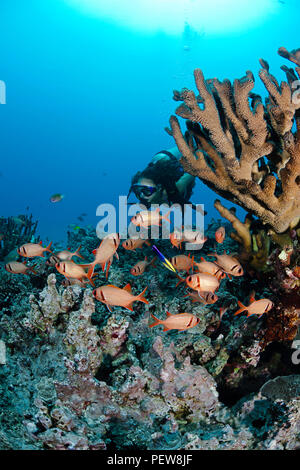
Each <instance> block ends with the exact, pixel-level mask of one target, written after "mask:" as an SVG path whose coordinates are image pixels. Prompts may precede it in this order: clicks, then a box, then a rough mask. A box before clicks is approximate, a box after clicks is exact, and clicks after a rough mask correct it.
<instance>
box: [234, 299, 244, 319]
mask: <svg viewBox="0 0 300 470" xmlns="http://www.w3.org/2000/svg"><path fill="white" fill-rule="evenodd" d="M238 306H239V307H240V308H239V309H238V310H237V311H236V312H235V313H234V315H239V314H240V313H242V312H244V311H245V310H247V307H245V305H243V304H242V302H240V301H239V300H238Z"/></svg>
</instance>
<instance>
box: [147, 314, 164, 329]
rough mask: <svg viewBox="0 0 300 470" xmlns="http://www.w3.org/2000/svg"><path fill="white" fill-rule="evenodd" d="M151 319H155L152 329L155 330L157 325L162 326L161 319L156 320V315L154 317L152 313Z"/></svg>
mask: <svg viewBox="0 0 300 470" xmlns="http://www.w3.org/2000/svg"><path fill="white" fill-rule="evenodd" d="M150 315H151V317H152V318H153V320H155V321H154V323H152V324H151V325H149V327H150V328H153V327H154V326H156V325H160V324H161V321H160V319H159V318H156V317H155V316H154V315H152V313H150Z"/></svg>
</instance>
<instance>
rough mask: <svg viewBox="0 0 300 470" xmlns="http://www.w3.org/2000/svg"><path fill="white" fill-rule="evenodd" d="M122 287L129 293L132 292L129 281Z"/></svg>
mask: <svg viewBox="0 0 300 470" xmlns="http://www.w3.org/2000/svg"><path fill="white" fill-rule="evenodd" d="M123 289H124V290H126V291H127V292H130V294H131V292H132V291H131V285H130V283H129V282H128V284H126V286H125V287H123Z"/></svg>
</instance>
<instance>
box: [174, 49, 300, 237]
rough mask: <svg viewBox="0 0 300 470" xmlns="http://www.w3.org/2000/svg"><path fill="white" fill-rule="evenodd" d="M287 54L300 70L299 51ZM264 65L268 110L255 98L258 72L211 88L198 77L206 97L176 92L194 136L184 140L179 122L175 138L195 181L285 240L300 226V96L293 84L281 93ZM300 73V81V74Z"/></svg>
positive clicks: (180, 112) (197, 74)
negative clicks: (285, 237) (253, 90)
mask: <svg viewBox="0 0 300 470" xmlns="http://www.w3.org/2000/svg"><path fill="white" fill-rule="evenodd" d="M284 51H285V50H284V49H280V53H281V55H284V57H287V58H289V59H291V58H292V59H293V61H294V62H295V61H296V63H297V64H298V65H299V59H298V56H299V54H298V53H297V51H292V53H290V54H288V53H287V52H284ZM261 65H262V66H263V68H262V69H261V71H260V74H259V75H260V78H261V80H262V81H263V83H264V85H265V87H266V89H267V91H268V99H267V100H266V104H265V105H263V103H262V98H261V97H260V96H259V95H256V94H253V93H252V89H253V87H254V76H253V74H252V73H251V72H250V71H248V72H247V73H246V76H245V77H243V78H241V79H237V80H235V81H234V83H233V84H231V82H230V81H229V80H227V79H226V80H224V81H223V82H220V81H219V80H217V79H211V80H205V78H204V76H203V73H202V72H201V70H200V69H196V70H195V72H194V77H195V82H196V87H197V90H198V92H199V96H197V97H196V95H195V93H194V92H193V91H191V90H188V89H183V90H182V91H181V92H178V91H175V92H174V99H175V100H176V101H183V104H181V105H180V106H179V107H178V108H177V110H176V114H178V115H179V116H181V117H182V118H184V119H186V120H187V128H188V131H189V132H188V136H187V138H186V139H185V138H184V136H183V134H182V132H181V129H180V125H179V122H178V119H177V118H176V117H175V116H172V117H171V119H170V124H171V131H169V132H170V133H171V134H172V135H173V137H174V138H175V141H176V144H177V146H178V148H179V150H180V152H181V154H182V158H181V162H182V165H183V167H184V169H185V170H186V171H187V172H188V173H190V174H192V175H194V176H198V177H199V178H200V179H201V180H202V181H203V182H204V183H205V184H207V185H208V186H209V187H211V188H212V189H213V190H214V191H215V192H216V193H218V194H219V195H221V196H222V197H224V198H226V199H228V200H230V201H232V202H234V203H236V204H238V205H240V206H241V207H243V208H244V209H246V210H247V211H248V212H250V213H251V214H254V215H256V216H257V217H258V218H259V219H260V221H261V222H262V223H263V224H266V225H267V226H268V227H271V228H272V229H273V230H274V231H275V232H276V233H282V232H284V231H286V230H287V229H288V228H294V227H295V226H296V225H297V224H298V223H299V218H300V205H299V198H300V119H299V117H300V115H299V109H300V92H299V90H294V91H293V89H292V87H291V85H290V83H287V82H282V83H281V85H279V83H278V82H277V80H276V79H275V77H274V76H273V75H271V74H270V72H269V66H268V64H267V62H266V61H263V60H261ZM296 72H297V74H298V75H299V76H300V74H299V68H297V69H296ZM287 74H288V77H290V76H291V72H290V71H289V72H287ZM295 76H296V75H295ZM294 122H295V123H296V131H295V132H293V129H292V127H293V124H294Z"/></svg>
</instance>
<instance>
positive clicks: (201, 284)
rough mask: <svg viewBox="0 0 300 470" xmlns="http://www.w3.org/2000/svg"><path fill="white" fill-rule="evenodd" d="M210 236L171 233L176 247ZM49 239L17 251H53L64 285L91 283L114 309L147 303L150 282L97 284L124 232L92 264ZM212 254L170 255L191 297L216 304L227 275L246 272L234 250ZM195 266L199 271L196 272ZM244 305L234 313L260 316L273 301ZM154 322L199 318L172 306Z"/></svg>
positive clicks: (133, 242)
mask: <svg viewBox="0 0 300 470" xmlns="http://www.w3.org/2000/svg"><path fill="white" fill-rule="evenodd" d="M167 216H168V214H167V215H166V216H160V215H159V212H157V211H143V212H141V213H139V214H138V215H137V216H134V217H133V218H132V219H131V222H132V223H133V224H134V225H137V226H140V227H150V226H151V225H161V221H162V220H168V218H167ZM225 236H226V235H225V228H224V227H220V228H218V230H217V231H216V232H215V240H216V242H217V243H218V244H222V243H223V241H224V239H225ZM206 240H207V238H206V237H203V235H202V234H201V233H200V231H192V230H189V231H187V230H185V231H182V232H180V231H179V230H175V231H174V232H173V233H172V234H171V235H170V242H171V244H172V245H173V247H175V248H178V249H179V248H181V247H182V244H183V243H192V244H199V243H202V244H203V243H205V241H206ZM51 244H52V243H50V244H49V245H48V246H47V247H43V245H42V242H39V243H26V244H24V245H22V246H20V247H19V248H18V250H17V251H18V254H19V255H20V256H21V257H23V258H36V257H43V258H44V257H45V256H44V253H45V252H49V253H51V255H50V257H49V258H48V260H47V261H46V264H47V265H48V266H53V267H54V266H55V268H56V269H57V271H58V272H59V273H60V274H62V275H63V276H64V278H65V279H64V281H63V282H62V285H63V286H64V287H67V286H68V285H74V284H78V285H80V286H81V287H85V286H87V285H88V284H91V285H92V286H93V287H94V288H95V289H94V290H93V296H94V297H95V299H96V300H98V301H100V302H102V303H104V304H105V305H106V306H107V308H108V309H109V311H110V312H111V311H112V307H114V306H120V307H123V308H126V309H128V310H130V311H133V303H134V302H137V301H139V302H143V303H145V304H148V301H147V299H146V298H145V297H144V294H145V292H146V290H147V287H146V288H145V289H144V290H143V291H142V292H141V293H140V294H138V295H134V294H133V293H132V291H131V286H130V284H129V283H128V284H127V285H126V286H125V287H123V288H120V287H117V286H114V285H111V284H107V285H103V286H100V287H97V288H96V287H95V284H94V279H95V277H96V276H97V275H98V273H96V272H95V268H96V267H97V266H100V267H101V269H102V271H105V276H106V278H107V277H108V273H109V269H110V266H111V264H112V262H113V259H114V257H116V258H117V259H119V256H118V253H117V250H118V248H119V245H120V237H119V234H118V233H112V234H110V235H108V236H106V237H105V238H104V239H103V240H102V242H101V243H100V245H99V247H98V248H97V249H95V250H94V251H93V252H92V253H93V255H94V260H93V261H92V262H91V263H88V264H79V263H76V262H75V261H74V260H73V258H75V257H78V258H81V259H83V257H82V255H81V254H80V249H81V246H79V247H78V249H77V250H76V251H74V252H71V251H70V250H69V249H67V250H63V251H59V252H56V253H53V252H52V251H51ZM144 245H147V246H151V244H150V242H149V240H144V239H128V240H126V241H124V242H123V243H122V247H123V248H124V249H125V250H129V251H135V250H137V249H140V250H142V249H143V246H144ZM207 256H209V257H214V258H215V259H214V260H209V261H208V260H205V259H204V258H203V257H201V259H200V261H195V259H194V258H195V257H194V256H191V255H188V256H186V255H184V254H178V255H176V256H174V257H172V258H171V264H172V266H173V267H174V268H175V270H176V271H177V272H178V273H186V278H183V277H181V276H179V275H178V274H176V275H177V278H179V282H178V283H177V285H178V284H179V283H181V282H184V283H185V284H186V287H187V288H190V289H191V290H192V292H189V293H188V294H187V295H185V296H184V297H190V298H191V299H192V302H201V303H202V304H205V305H211V304H214V303H215V302H216V301H217V300H218V296H217V294H216V292H217V291H218V289H219V287H220V283H221V281H222V279H224V278H225V277H226V276H228V277H229V279H231V278H232V277H235V276H243V274H244V271H243V268H242V266H241V264H240V263H239V261H238V260H237V259H236V258H235V257H234V256H231V255H228V254H226V252H225V251H224V253H223V254H221V255H220V254H217V253H210V254H208V255H207ZM154 262H155V258H153V259H152V260H151V261H148V260H147V257H145V258H144V259H143V260H140V261H139V262H138V263H136V264H135V265H134V266H133V267H132V268H131V269H130V273H131V275H133V276H141V275H142V274H143V273H144V272H145V271H146V270H148V269H149V268H150V266H152V268H153V267H155V265H154ZM34 267H35V265H34V266H27V265H26V259H25V261H24V262H18V261H12V262H9V263H7V264H6V265H5V269H6V271H8V272H9V273H12V274H25V275H29V273H33V274H36V271H35V270H34ZM194 271H195V272H194ZM238 304H239V307H240V308H239V310H237V311H236V312H235V314H234V315H238V314H240V313H242V312H246V313H247V317H249V316H251V315H257V316H258V317H259V318H260V317H261V316H262V315H263V314H264V313H266V312H268V311H269V310H271V309H272V308H273V303H272V301H271V300H269V299H260V300H255V297H254V293H251V296H250V304H249V305H248V306H245V305H243V304H242V303H241V302H240V301H238ZM226 310H227V307H224V306H223V307H221V308H220V320H221V318H222V316H223V314H224V313H225V312H226ZM151 316H152V318H153V319H154V323H152V324H151V325H149V326H150V328H152V327H154V326H156V325H163V327H164V328H163V331H168V330H178V331H184V330H187V329H190V328H194V327H195V326H196V325H197V324H198V323H199V318H197V317H196V316H195V315H193V314H192V313H187V312H183V313H176V314H171V313H170V312H167V318H166V319H165V320H160V319H158V318H156V317H155V316H154V315H152V314H151Z"/></svg>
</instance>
